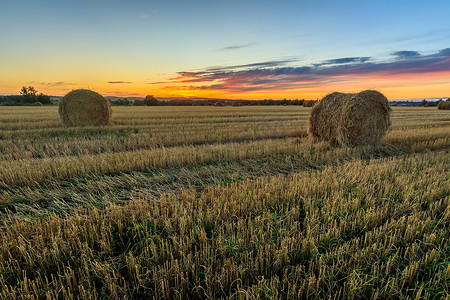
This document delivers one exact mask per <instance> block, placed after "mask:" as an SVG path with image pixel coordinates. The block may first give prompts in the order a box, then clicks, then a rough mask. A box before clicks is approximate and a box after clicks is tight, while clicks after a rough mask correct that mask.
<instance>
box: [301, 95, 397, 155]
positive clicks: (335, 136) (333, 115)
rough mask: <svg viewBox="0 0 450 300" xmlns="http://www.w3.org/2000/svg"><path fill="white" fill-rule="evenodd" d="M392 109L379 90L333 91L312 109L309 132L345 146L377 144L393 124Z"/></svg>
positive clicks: (321, 138) (316, 137)
mask: <svg viewBox="0 0 450 300" xmlns="http://www.w3.org/2000/svg"><path fill="white" fill-rule="evenodd" d="M390 113H391V108H390V106H389V102H388V100H387V99H386V97H385V96H383V94H381V93H380V92H377V91H372V90H366V91H362V92H360V93H357V94H343V93H332V94H329V95H327V96H325V97H324V98H323V99H322V101H320V102H319V103H318V104H316V105H315V106H314V107H313V109H312V110H311V113H310V115H309V120H308V134H309V136H310V137H312V138H313V139H318V140H325V141H330V142H331V143H332V144H339V145H342V146H359V145H368V144H371V145H374V144H378V143H379V142H380V141H381V139H382V138H383V136H384V134H385V133H386V131H387V129H388V128H389V126H390V125H391V119H390Z"/></svg>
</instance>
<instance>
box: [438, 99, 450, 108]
mask: <svg viewBox="0 0 450 300" xmlns="http://www.w3.org/2000/svg"><path fill="white" fill-rule="evenodd" d="M437 108H438V109H443V110H449V109H450V101H449V100H447V101H440V102H439V103H438V105H437Z"/></svg>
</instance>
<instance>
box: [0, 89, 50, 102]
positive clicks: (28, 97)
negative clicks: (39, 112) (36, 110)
mask: <svg viewBox="0 0 450 300" xmlns="http://www.w3.org/2000/svg"><path fill="white" fill-rule="evenodd" d="M42 104H52V101H51V99H50V96H48V95H45V94H42V93H39V94H38V92H37V91H36V89H35V88H34V87H32V86H28V87H26V86H23V87H22V89H21V90H20V95H10V96H0V105H11V106H16V105H42Z"/></svg>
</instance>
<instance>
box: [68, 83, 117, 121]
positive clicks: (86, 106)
mask: <svg viewBox="0 0 450 300" xmlns="http://www.w3.org/2000/svg"><path fill="white" fill-rule="evenodd" d="M111 115H112V113H111V105H110V103H109V101H108V100H107V99H106V98H104V97H103V96H102V95H100V94H98V93H96V92H94V91H91V90H85V89H79V90H73V91H71V92H69V93H68V94H67V95H65V96H64V97H63V98H62V99H61V101H60V102H59V116H60V118H61V121H62V122H63V123H64V125H66V126H100V125H108V124H111Z"/></svg>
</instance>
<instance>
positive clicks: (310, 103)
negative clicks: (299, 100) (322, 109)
mask: <svg viewBox="0 0 450 300" xmlns="http://www.w3.org/2000/svg"><path fill="white" fill-rule="evenodd" d="M316 102H318V101H316V100H303V107H313V106H314V105H315V104H316Z"/></svg>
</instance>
